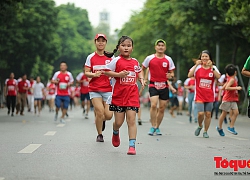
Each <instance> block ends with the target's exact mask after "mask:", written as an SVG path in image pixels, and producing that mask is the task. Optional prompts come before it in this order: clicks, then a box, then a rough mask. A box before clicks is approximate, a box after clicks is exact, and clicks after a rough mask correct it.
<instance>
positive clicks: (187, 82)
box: [184, 78, 195, 93]
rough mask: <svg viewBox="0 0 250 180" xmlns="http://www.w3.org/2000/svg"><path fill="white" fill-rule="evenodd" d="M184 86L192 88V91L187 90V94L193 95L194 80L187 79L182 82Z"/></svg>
mask: <svg viewBox="0 0 250 180" xmlns="http://www.w3.org/2000/svg"><path fill="white" fill-rule="evenodd" d="M184 85H185V86H193V89H188V92H189V93H194V90H195V79H194V78H187V79H186V81H185V82H184Z"/></svg>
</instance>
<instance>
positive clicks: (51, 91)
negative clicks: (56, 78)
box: [47, 83, 56, 95]
mask: <svg viewBox="0 0 250 180" xmlns="http://www.w3.org/2000/svg"><path fill="white" fill-rule="evenodd" d="M47 88H48V94H49V95H54V94H56V85H55V84H53V83H48V84H47Z"/></svg>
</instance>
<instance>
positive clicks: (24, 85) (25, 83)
mask: <svg viewBox="0 0 250 180" xmlns="http://www.w3.org/2000/svg"><path fill="white" fill-rule="evenodd" d="M28 87H30V82H29V81H28V80H25V81H23V80H21V81H19V82H18V92H19V93H27V91H28V90H26V89H24V88H28Z"/></svg>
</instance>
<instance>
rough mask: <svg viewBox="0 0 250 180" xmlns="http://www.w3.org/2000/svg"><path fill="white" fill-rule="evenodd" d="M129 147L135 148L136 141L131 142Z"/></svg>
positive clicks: (131, 140)
mask: <svg viewBox="0 0 250 180" xmlns="http://www.w3.org/2000/svg"><path fill="white" fill-rule="evenodd" d="M129 147H135V139H130V140H129Z"/></svg>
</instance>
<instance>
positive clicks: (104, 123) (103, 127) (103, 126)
mask: <svg viewBox="0 0 250 180" xmlns="http://www.w3.org/2000/svg"><path fill="white" fill-rule="evenodd" d="M105 127H106V121H103V122H102V131H104V130H105Z"/></svg>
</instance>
